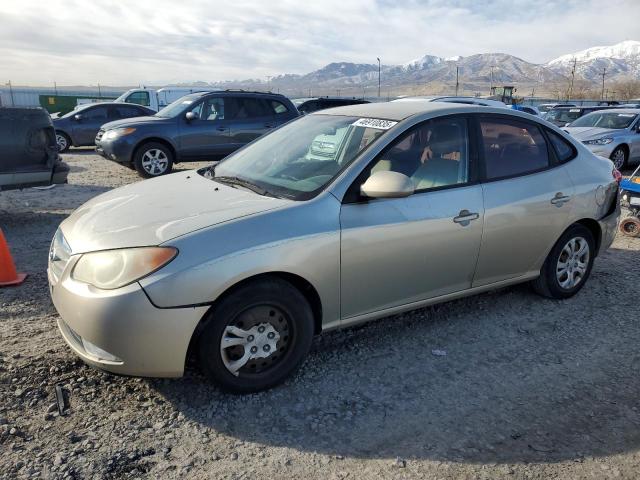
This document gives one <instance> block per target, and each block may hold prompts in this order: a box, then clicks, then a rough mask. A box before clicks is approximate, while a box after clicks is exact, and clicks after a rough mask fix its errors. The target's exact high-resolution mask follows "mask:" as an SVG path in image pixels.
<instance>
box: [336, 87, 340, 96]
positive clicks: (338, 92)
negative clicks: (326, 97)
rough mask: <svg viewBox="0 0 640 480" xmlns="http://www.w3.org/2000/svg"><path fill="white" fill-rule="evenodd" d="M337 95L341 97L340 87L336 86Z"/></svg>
mask: <svg viewBox="0 0 640 480" xmlns="http://www.w3.org/2000/svg"><path fill="white" fill-rule="evenodd" d="M336 96H337V97H339V96H340V89H339V88H336Z"/></svg>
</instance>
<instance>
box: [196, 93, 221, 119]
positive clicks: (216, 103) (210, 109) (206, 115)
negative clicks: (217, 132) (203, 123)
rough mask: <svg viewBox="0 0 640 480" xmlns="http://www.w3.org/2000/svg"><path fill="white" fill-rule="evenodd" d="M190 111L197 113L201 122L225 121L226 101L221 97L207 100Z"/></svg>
mask: <svg viewBox="0 0 640 480" xmlns="http://www.w3.org/2000/svg"><path fill="white" fill-rule="evenodd" d="M190 111H191V112H193V113H195V114H196V115H197V116H198V118H200V119H201V120H209V121H213V120H224V99H223V98H221V97H214V98H207V99H206V100H205V101H204V102H200V103H198V104H197V105H196V106H195V107H193V108H192V109H191V110H190Z"/></svg>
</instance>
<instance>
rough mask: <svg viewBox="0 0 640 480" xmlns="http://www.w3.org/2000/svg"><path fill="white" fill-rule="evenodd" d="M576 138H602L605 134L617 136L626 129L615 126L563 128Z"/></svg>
mask: <svg viewBox="0 0 640 480" xmlns="http://www.w3.org/2000/svg"><path fill="white" fill-rule="evenodd" d="M563 130H565V131H566V132H568V133H569V135H571V136H572V137H574V138H577V139H578V140H592V139H594V138H600V137H602V136H604V135H609V136H615V135H618V134H619V133H620V132H623V131H624V130H617V129H615V128H600V127H565V128H563Z"/></svg>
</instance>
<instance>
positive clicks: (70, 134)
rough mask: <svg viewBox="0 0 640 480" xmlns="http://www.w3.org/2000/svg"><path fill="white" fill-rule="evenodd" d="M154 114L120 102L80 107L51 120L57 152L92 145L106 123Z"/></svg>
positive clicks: (141, 107)
mask: <svg viewBox="0 0 640 480" xmlns="http://www.w3.org/2000/svg"><path fill="white" fill-rule="evenodd" d="M155 113H156V112H154V111H153V110H151V109H149V108H147V107H143V106H140V105H131V104H127V103H121V102H104V103H90V104H85V105H80V106H78V107H77V108H75V109H74V110H72V111H70V112H69V113H67V114H66V115H63V116H61V117H59V118H54V119H53V126H54V127H55V129H56V141H57V143H58V150H60V152H66V151H67V150H69V147H87V146H92V145H94V141H95V138H96V134H97V133H98V130H100V127H101V126H102V125H104V124H105V123H107V122H112V121H114V120H120V119H123V118H134V117H148V116H149V115H153V114H155Z"/></svg>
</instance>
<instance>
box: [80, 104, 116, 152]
mask: <svg viewBox="0 0 640 480" xmlns="http://www.w3.org/2000/svg"><path fill="white" fill-rule="evenodd" d="M78 113H79V114H80V115H81V116H82V118H81V120H80V121H77V120H75V119H74V121H73V137H74V144H75V145H77V146H87V145H93V144H94V141H95V139H96V134H97V133H98V130H100V127H101V126H102V125H104V124H105V123H107V122H108V121H109V107H108V106H106V105H96V106H95V107H89V108H86V109H84V110H82V111H80V112H78Z"/></svg>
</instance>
